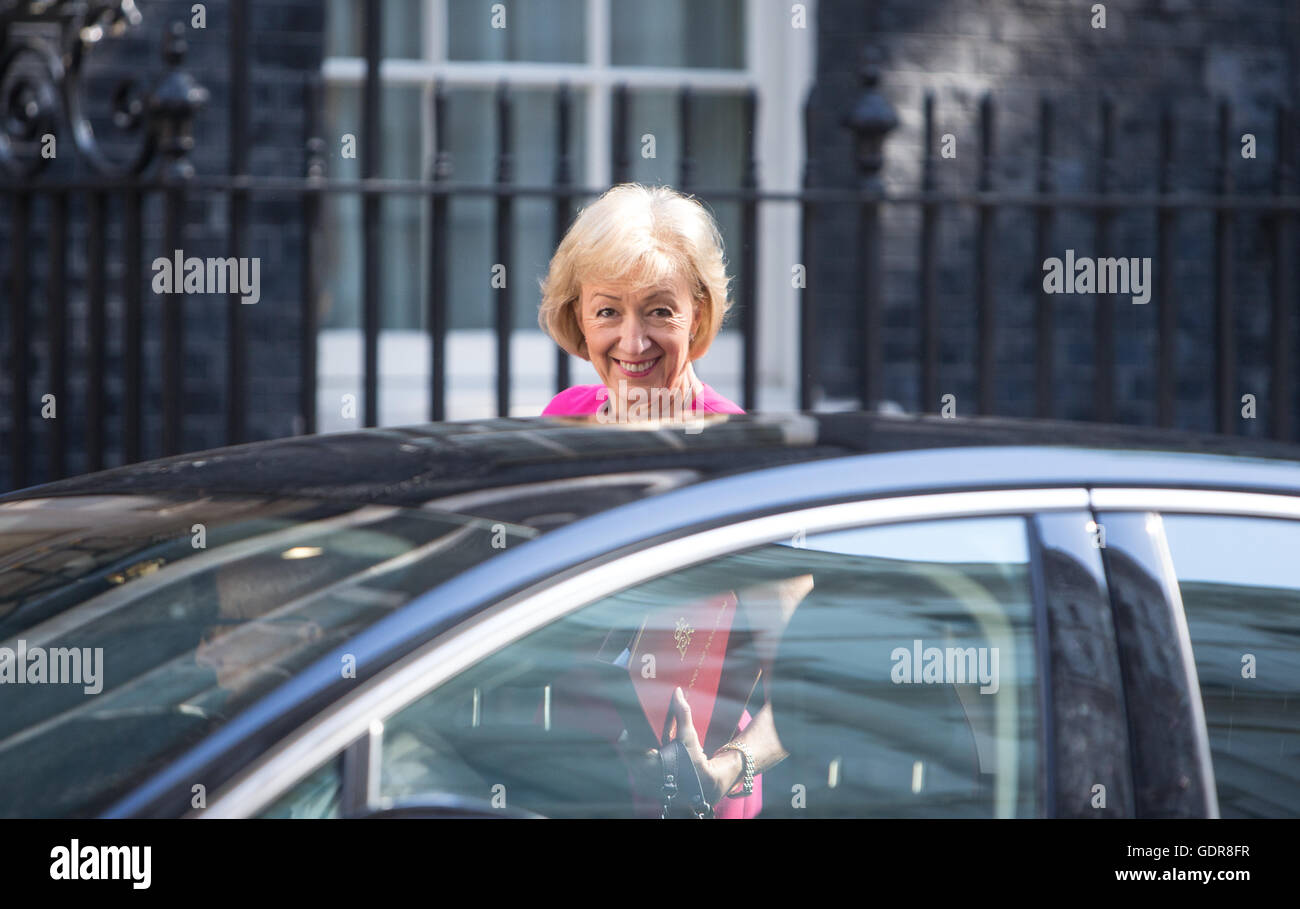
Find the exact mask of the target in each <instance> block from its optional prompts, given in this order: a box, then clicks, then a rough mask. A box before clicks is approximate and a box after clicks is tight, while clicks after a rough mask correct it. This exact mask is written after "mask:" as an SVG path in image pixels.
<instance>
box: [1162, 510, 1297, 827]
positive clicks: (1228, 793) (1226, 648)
mask: <svg viewBox="0 0 1300 909" xmlns="http://www.w3.org/2000/svg"><path fill="white" fill-rule="evenodd" d="M1164 525H1165V533H1166V536H1167V537H1168V540H1169V549H1170V554H1171V555H1172V557H1173V561H1174V570H1175V571H1176V572H1177V575H1178V585H1179V589H1180V591H1181V593H1182V599H1183V608H1184V609H1185V610H1186V613H1187V628H1188V632H1189V633H1190V634H1191V638H1192V648H1193V650H1194V651H1195V654H1196V673H1197V676H1198V678H1199V680H1200V683H1201V702H1202V703H1203V704H1204V706H1205V721H1206V723H1207V725H1208V726H1209V733H1210V752H1211V757H1212V759H1213V762H1214V775H1215V779H1216V781H1217V784H1218V792H1219V812H1220V814H1221V815H1222V816H1223V817H1295V816H1296V815H1300V762H1297V760H1296V759H1297V757H1300V571H1298V570H1297V568H1296V561H1295V557H1296V553H1297V552H1300V523H1298V522H1295V521H1284V520H1274V519H1268V518H1235V517H1208V516H1203V515H1166V516H1165V517H1164Z"/></svg>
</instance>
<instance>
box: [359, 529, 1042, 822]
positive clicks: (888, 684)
mask: <svg viewBox="0 0 1300 909" xmlns="http://www.w3.org/2000/svg"><path fill="white" fill-rule="evenodd" d="M809 578H810V579H811V583H806V582H805V579H809ZM1033 627H1034V622H1033V609H1032V598H1031V594H1030V585H1029V570H1028V555H1027V545H1026V531H1025V524H1024V521H1023V519H1021V518H1018V517H1017V518H994V519H962V520H954V521H934V522H924V523H918V524H910V525H898V526H893V527H877V528H869V529H863V530H855V531H851V532H844V533H835V534H826V535H824V536H820V537H819V536H808V537H807V538H806V540H799V541H797V545H790V544H788V543H776V544H770V545H765V546H761V547H757V548H754V549H750V550H747V551H744V552H740V553H736V554H731V555H727V556H725V557H722V558H719V559H716V560H713V561H710V562H707V563H704V564H701V565H696V566H692V567H689V568H686V569H683V570H679V571H676V572H673V573H672V574H669V575H667V576H665V577H661V578H657V579H655V580H652V581H650V582H647V583H644V584H641V585H638V586H636V587H633V588H630V589H628V590H625V591H622V592H620V593H617V594H615V595H613V596H610V597H607V598H605V599H603V600H600V601H597V602H595V603H593V604H591V605H589V606H586V607H584V608H582V609H580V610H578V611H577V612H574V613H571V614H569V615H568V616H566V617H563V618H561V619H559V620H557V621H555V622H553V623H551V624H550V625H547V626H545V627H543V628H541V629H540V630H538V631H535V632H533V633H531V634H529V635H527V636H525V637H524V638H521V639H520V640H519V641H516V642H515V643H513V644H511V645H509V646H507V647H505V648H503V649H502V650H500V651H498V652H496V653H495V654H493V655H491V656H489V657H487V658H486V659H484V660H482V661H481V662H479V663H478V664H476V665H475V666H473V667H471V668H470V669H468V670H466V671H465V672H463V673H461V674H459V675H457V676H455V677H454V678H452V679H451V680H449V681H448V682H446V683H444V684H443V685H441V686H440V687H438V688H437V689H435V690H433V691H431V692H430V693H429V694H427V695H425V696H424V697H422V698H421V699H420V700H418V701H416V702H414V703H412V704H411V705H410V706H408V707H406V708H405V709H403V710H401V711H399V712H398V713H396V714H395V715H393V716H391V717H388V718H386V720H385V722H384V724H383V742H382V750H381V754H382V757H381V761H380V766H379V778H378V780H377V783H378V790H377V791H378V793H379V797H380V801H379V803H377V804H375V805H373V806H372V807H375V808H391V807H399V806H401V805H402V803H403V802H404V801H405V802H417V801H418V800H419V799H420V797H421V796H422V795H423V796H428V795H434V794H444V795H445V794H452V795H456V796H460V797H464V798H467V799H471V800H476V801H477V802H479V803H482V804H483V805H496V806H498V807H508V808H520V809H524V810H528V811H533V812H537V813H540V814H545V815H548V816H560V817H653V816H656V815H657V812H658V807H659V806H658V793H659V788H660V786H661V784H662V778H661V776H659V774H658V768H657V765H656V764H655V763H654V762H653V761H652V760H651V761H647V760H645V758H646V755H647V754H649V753H651V750H652V749H653V748H655V747H656V746H657V745H658V744H659V739H660V735H661V732H662V722H663V719H664V716H665V713H666V711H667V699H668V698H669V697H670V696H671V693H672V690H673V688H674V687H675V686H676V685H678V684H680V685H681V687H682V688H683V689H684V690H686V689H687V688H688V687H691V688H692V690H691V691H690V694H689V695H688V700H689V701H690V703H691V707H692V713H693V716H694V718H695V725H696V727H697V730H698V731H700V733H701V737H702V738H703V739H704V741H705V747H704V751H705V753H706V754H712V753H713V751H714V749H715V748H717V747H719V746H721V745H722V744H725V743H726V742H727V741H728V739H729V738H730V737H731V736H732V735H733V733H735V731H736V730H737V727H738V724H739V723H740V722H741V717H743V716H745V715H747V714H748V715H751V716H752V715H754V714H757V713H758V711H759V709H760V708H761V707H762V706H763V704H764V702H765V701H766V700H767V699H768V698H769V697H770V699H771V701H770V702H771V706H772V710H773V714H774V718H775V724H776V727H777V731H778V733H779V734H780V736H781V741H782V745H783V746H784V747H785V749H786V750H787V751H789V752H790V756H789V758H787V759H786V760H785V761H783V762H782V763H780V764H777V765H776V766H775V767H773V768H771V769H770V770H768V771H767V773H766V774H765V775H766V776H767V780H766V781H765V782H764V784H763V792H764V796H763V801H762V813H761V815H760V816H785V815H793V816H833V815H846V816H862V817H871V816H930V815H943V816H967V817H1013V816H1027V815H1034V814H1035V813H1037V812H1038V811H1039V804H1038V797H1037V791H1038V782H1039V777H1038V744H1037V736H1038V712H1037V711H1038V708H1037V687H1036V673H1035V665H1036V664H1035V655H1034V653H1035V651H1034V639H1033ZM710 648H712V650H713V653H712V655H711V656H708V657H707V658H706V657H705V656H703V655H704V654H706V653H708V652H709V650H710ZM913 660H916V661H917V662H916V664H915V665H913V664H912V661H913ZM904 664H906V665H904ZM372 786H373V784H372Z"/></svg>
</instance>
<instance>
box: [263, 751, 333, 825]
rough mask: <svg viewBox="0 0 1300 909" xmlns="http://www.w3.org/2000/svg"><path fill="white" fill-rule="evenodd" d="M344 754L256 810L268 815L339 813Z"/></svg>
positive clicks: (307, 815)
mask: <svg viewBox="0 0 1300 909" xmlns="http://www.w3.org/2000/svg"><path fill="white" fill-rule="evenodd" d="M342 807H343V756H342V755H337V756H336V757H334V758H333V759H332V760H329V761H326V762H325V763H324V764H322V765H321V766H320V767H318V768H317V769H316V770H315V771H314V772H313V773H310V774H308V775H307V776H305V777H303V778H302V779H301V780H299V781H298V782H297V783H296V784H295V785H294V787H293V788H292V789H290V790H289V791H288V792H286V793H284V795H282V796H280V797H279V798H278V799H276V800H275V802H274V803H272V804H271V805H270V806H269V807H267V808H265V809H263V810H262V811H261V812H259V813H258V816H259V817H268V818H281V819H283V818H335V817H341V816H342Z"/></svg>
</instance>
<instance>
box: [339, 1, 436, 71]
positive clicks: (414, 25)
mask: <svg viewBox="0 0 1300 909" xmlns="http://www.w3.org/2000/svg"><path fill="white" fill-rule="evenodd" d="M379 6H380V7H381V9H382V14H383V17H384V22H383V32H384V36H383V39H382V40H381V41H380V44H379V49H380V52H381V53H382V54H383V55H384V56H385V57H399V58H407V59H419V58H421V57H423V56H424V52H423V48H422V46H421V44H422V42H421V35H422V34H423V31H424V7H425V0H383V2H382V3H380V4H379ZM365 26H366V18H365V5H364V4H363V3H361V2H359V0H327V3H326V5H325V56H327V57H364V56H365V53H366V46H365Z"/></svg>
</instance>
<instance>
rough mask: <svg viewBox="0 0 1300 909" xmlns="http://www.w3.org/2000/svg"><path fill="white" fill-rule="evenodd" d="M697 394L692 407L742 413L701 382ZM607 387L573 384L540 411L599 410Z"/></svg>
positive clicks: (550, 414) (547, 414) (576, 413)
mask: <svg viewBox="0 0 1300 909" xmlns="http://www.w3.org/2000/svg"><path fill="white" fill-rule="evenodd" d="M700 385H701V386H702V388H701V391H700V393H699V395H698V396H697V397H696V398H695V400H693V401H692V402H691V405H692V409H694V410H699V411H703V412H704V413H744V412H745V411H743V410H741V409H740V407H739V406H738V405H736V404H733V403H732V402H731V401H728V400H727V399H726V398H724V397H723V396H722V395H720V394H718V393H717V392H716V391H714V390H713V389H712V388H710V387H709V386H708V385H705V384H704V383H703V382H701V383H700ZM608 397H609V389H608V388H606V387H605V386H604V385H599V384H598V385H574V386H573V387H572V388H566V389H564V391H562V392H560V393H559V394H558V395H556V396H555V397H553V398H551V403H550V404H547V405H546V409H545V410H543V411H542V416H544V417H570V416H583V415H585V414H592V413H595V412H596V411H598V410H600V407H601V405H602V404H604V403H605V399H606V398H608Z"/></svg>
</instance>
